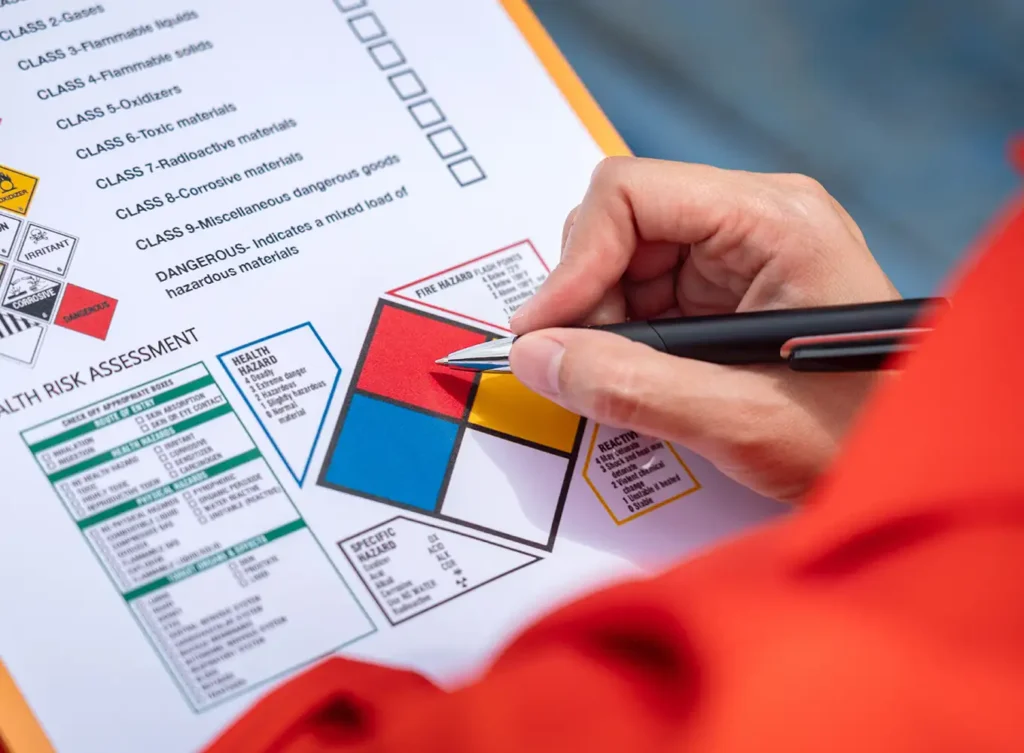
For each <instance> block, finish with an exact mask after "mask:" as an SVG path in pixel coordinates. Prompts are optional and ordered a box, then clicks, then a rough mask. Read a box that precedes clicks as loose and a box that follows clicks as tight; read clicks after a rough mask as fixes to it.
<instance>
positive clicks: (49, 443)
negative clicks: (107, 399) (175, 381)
mask: <svg viewBox="0 0 1024 753" xmlns="http://www.w3.org/2000/svg"><path fill="white" fill-rule="evenodd" d="M211 384H213V377H212V376H210V375H206V376H204V377H199V379H195V380H193V381H191V382H186V383H185V384H183V385H181V386H180V387H175V388H174V389H173V390H167V392H161V393H160V394H159V395H157V396H156V397H151V398H148V399H146V400H140V401H139V402H137V403H133V404H132V405H129V406H126V407H124V408H121V409H120V410H116V411H113V412H112V413H108V414H107V415H105V416H100V417H99V418H97V419H96V420H95V421H89V422H87V423H84V424H82V425H81V426H76V427H75V428H73V429H68V430H67V431H65V432H62V433H60V434H56V435H54V436H52V437H50V438H49V439H43V440H40V441H39V442H36V443H35V444H34V445H29V448H28V449H29V450H30V451H31V452H33V453H39V452H42V451H43V450H48V449H50V448H51V447H56V446H57V445H59V444H64V443H65V442H68V441H70V440H72V439H77V438H78V437H80V436H82V435H83V434H89V433H91V432H94V431H96V430H97V429H102V428H104V427H106V426H110V425H111V424H116V423H118V422H119V421H123V420H124V419H126V418H130V417H131V416H134V415H137V414H139V413H142V411H146V410H149V409H150V408H155V407H156V406H158V405H162V404H163V403H168V402H170V401H171V400H176V399H177V398H179V397H181V396H182V395H187V394H189V393H190V392H195V391H196V390H201V389H203V387H209V386H210V385H211Z"/></svg>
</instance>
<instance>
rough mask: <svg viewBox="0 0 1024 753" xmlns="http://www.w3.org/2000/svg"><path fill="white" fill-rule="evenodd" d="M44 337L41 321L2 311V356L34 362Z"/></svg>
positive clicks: (0, 323)
mask: <svg viewBox="0 0 1024 753" xmlns="http://www.w3.org/2000/svg"><path fill="white" fill-rule="evenodd" d="M42 339H43V326H42V325H41V324H39V322H35V321H32V320H31V319H26V318H25V317H24V316H18V315H16V314H7V313H4V312H2V311H0V356H3V357H4V358H10V359H11V360H13V361H18V362H20V363H23V364H32V363H34V362H35V358H36V354H37V353H38V352H39V343H40V342H42Z"/></svg>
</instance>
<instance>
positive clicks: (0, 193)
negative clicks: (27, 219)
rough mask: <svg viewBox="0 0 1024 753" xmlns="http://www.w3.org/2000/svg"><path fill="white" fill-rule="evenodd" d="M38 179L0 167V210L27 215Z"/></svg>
mask: <svg viewBox="0 0 1024 753" xmlns="http://www.w3.org/2000/svg"><path fill="white" fill-rule="evenodd" d="M37 183H39V178H36V177H35V176H33V175H29V174H27V173H23V172H19V171H18V170H14V169H13V168H10V167H5V166H4V165H0V209H3V210H5V211H8V212H14V213H15V214H28V207H29V204H31V203H32V196H33V195H34V194H35V192H36V184H37Z"/></svg>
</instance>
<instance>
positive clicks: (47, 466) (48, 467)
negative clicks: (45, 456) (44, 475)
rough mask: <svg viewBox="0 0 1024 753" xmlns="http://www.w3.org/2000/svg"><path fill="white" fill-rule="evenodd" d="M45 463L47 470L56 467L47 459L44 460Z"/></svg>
mask: <svg viewBox="0 0 1024 753" xmlns="http://www.w3.org/2000/svg"><path fill="white" fill-rule="evenodd" d="M45 465H46V470H48V471H52V470H53V469H54V468H55V467H56V466H54V464H53V463H51V462H50V461H49V460H47V461H46V463H45Z"/></svg>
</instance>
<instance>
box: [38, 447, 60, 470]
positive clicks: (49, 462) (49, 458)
mask: <svg viewBox="0 0 1024 753" xmlns="http://www.w3.org/2000/svg"><path fill="white" fill-rule="evenodd" d="M39 458H40V459H41V460H42V461H43V467H44V468H45V469H46V472H47V473H53V472H54V471H55V470H57V464H56V463H54V462H53V455H51V454H50V453H48V452H44V453H43V454H42V455H40V456H39Z"/></svg>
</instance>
